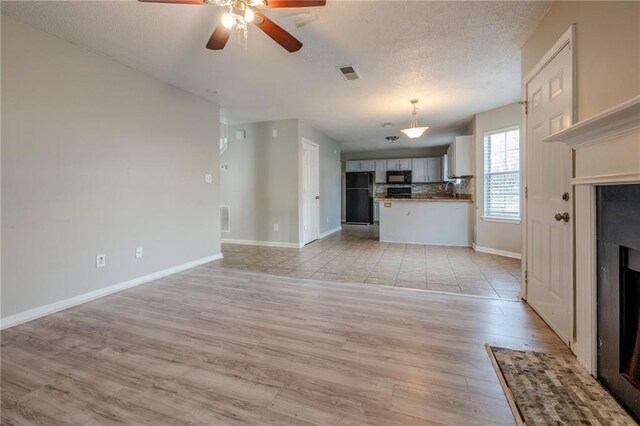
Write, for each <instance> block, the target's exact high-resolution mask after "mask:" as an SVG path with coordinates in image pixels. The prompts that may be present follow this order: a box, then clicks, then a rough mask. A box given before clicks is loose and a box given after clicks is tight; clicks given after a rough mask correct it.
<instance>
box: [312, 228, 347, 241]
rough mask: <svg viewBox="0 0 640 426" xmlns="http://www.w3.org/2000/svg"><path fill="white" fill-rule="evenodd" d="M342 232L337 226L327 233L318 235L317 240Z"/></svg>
mask: <svg viewBox="0 0 640 426" xmlns="http://www.w3.org/2000/svg"><path fill="white" fill-rule="evenodd" d="M340 231H342V226H338V227H337V228H333V229H331V230H329V231H327V232H323V233H322V234H320V236H319V237H318V238H319V239H323V238H326V237H328V236H329V235H331V234H335V233H336V232H340Z"/></svg>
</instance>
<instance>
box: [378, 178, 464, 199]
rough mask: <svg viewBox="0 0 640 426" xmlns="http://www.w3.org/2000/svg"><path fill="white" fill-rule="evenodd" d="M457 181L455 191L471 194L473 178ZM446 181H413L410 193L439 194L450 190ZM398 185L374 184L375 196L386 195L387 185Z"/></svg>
mask: <svg viewBox="0 0 640 426" xmlns="http://www.w3.org/2000/svg"><path fill="white" fill-rule="evenodd" d="M457 182H459V183H456V185H457V186H456V192H457V193H458V194H471V195H473V187H474V185H473V178H465V179H458V181H457ZM445 185H446V183H414V184H411V193H412V194H413V195H432V194H440V193H443V192H450V191H451V184H449V187H448V188H446V189H445ZM388 186H395V187H398V186H400V185H387V184H385V183H377V184H376V194H375V195H376V196H381V195H386V193H387V187H388Z"/></svg>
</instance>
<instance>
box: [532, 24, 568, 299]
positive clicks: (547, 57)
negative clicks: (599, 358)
mask: <svg viewBox="0 0 640 426" xmlns="http://www.w3.org/2000/svg"><path fill="white" fill-rule="evenodd" d="M575 32H576V25H575V24H571V25H570V26H569V28H567V30H566V31H565V32H564V33H563V34H562V36H560V38H559V39H558V40H557V41H556V42H555V43H554V44H553V46H552V47H551V48H550V49H549V50H548V51H547V52H546V53H545V54H544V56H543V57H542V58H540V60H539V61H538V62H537V63H536V65H535V66H534V67H533V68H532V69H531V71H529V73H528V74H527V75H526V76H525V77H524V78H523V79H522V81H521V86H520V93H521V94H522V96H524V98H525V100H526V99H528V94H527V85H528V83H529V82H530V81H531V80H532V79H533V78H534V77H535V76H536V75H537V74H538V73H539V72H540V71H542V69H544V67H546V66H547V65H548V64H549V62H551V61H552V60H553V58H555V56H556V55H557V54H558V53H559V52H560V51H561V50H562V49H563V48H564V47H565V46H567V45H568V46H569V48H570V49H571V52H572V53H571V56H572V57H571V97H572V100H571V123H575V122H576V120H577V109H576V107H575V106H576V92H577V91H576V88H575V86H576V81H577V79H576V70H577V66H576V49H575ZM526 110H527V108H526V107H525V108H522V113H521V115H520V117H521V123H522V124H521V130H520V194H523V195H524V194H525V193H526V192H525V189H526V188H527V187H528V185H529V182H528V169H527V159H528V158H527V157H528V155H529V153H528V151H527V128H528V126H529V122H528V118H529V116H528V115H527V113H526ZM520 220H521V221H522V223H523V226H522V259H524V261H523V262H522V267H521V269H520V279H521V282H522V288H521V290H520V294H521V296H522V297H523V298H524V299H527V292H528V289H527V285H528V284H527V279H526V269H527V259H528V257H527V247H528V243H529V236H528V235H527V223H528V220H529V218H528V204H527V199H526V197H524V196H521V197H520ZM568 309H573V310H575V306H572V307H568Z"/></svg>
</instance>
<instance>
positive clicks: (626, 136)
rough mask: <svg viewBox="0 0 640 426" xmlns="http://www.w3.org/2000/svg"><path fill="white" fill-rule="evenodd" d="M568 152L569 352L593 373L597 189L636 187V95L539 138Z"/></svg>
mask: <svg viewBox="0 0 640 426" xmlns="http://www.w3.org/2000/svg"><path fill="white" fill-rule="evenodd" d="M544 142H545V143H547V142H548V143H565V144H567V145H568V146H570V147H571V148H572V149H573V158H574V172H573V180H572V183H573V187H574V218H575V220H574V227H575V229H574V232H575V234H574V235H575V243H574V244H575V257H574V259H575V312H574V323H575V333H574V336H573V344H572V349H573V351H574V353H575V354H576V357H577V358H578V361H579V362H580V364H582V365H583V366H584V367H585V368H586V369H587V370H588V371H589V372H590V373H591V374H593V375H594V376H595V375H597V371H596V369H597V365H598V364H597V360H596V356H597V342H596V339H597V334H596V332H597V329H596V318H597V316H596V295H597V281H596V278H597V270H596V186H598V185H619V184H633V183H640V96H637V97H635V98H633V99H630V100H629V101H627V102H624V103H622V104H620V105H618V106H616V107H614V108H611V109H609V110H607V111H604V112H602V113H600V114H598V115H596V116H594V117H592V118H589V119H588V120H585V121H582V122H579V123H577V124H575V125H573V126H571V127H569V128H567V129H564V130H562V131H560V132H557V133H554V134H553V135H550V136H548V137H546V138H545V139H544Z"/></svg>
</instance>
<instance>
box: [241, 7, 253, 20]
mask: <svg viewBox="0 0 640 426" xmlns="http://www.w3.org/2000/svg"><path fill="white" fill-rule="evenodd" d="M255 16H256V15H255V13H253V10H251V9H249V8H247V10H245V11H244V20H245V21H246V22H253V18H255Z"/></svg>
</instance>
